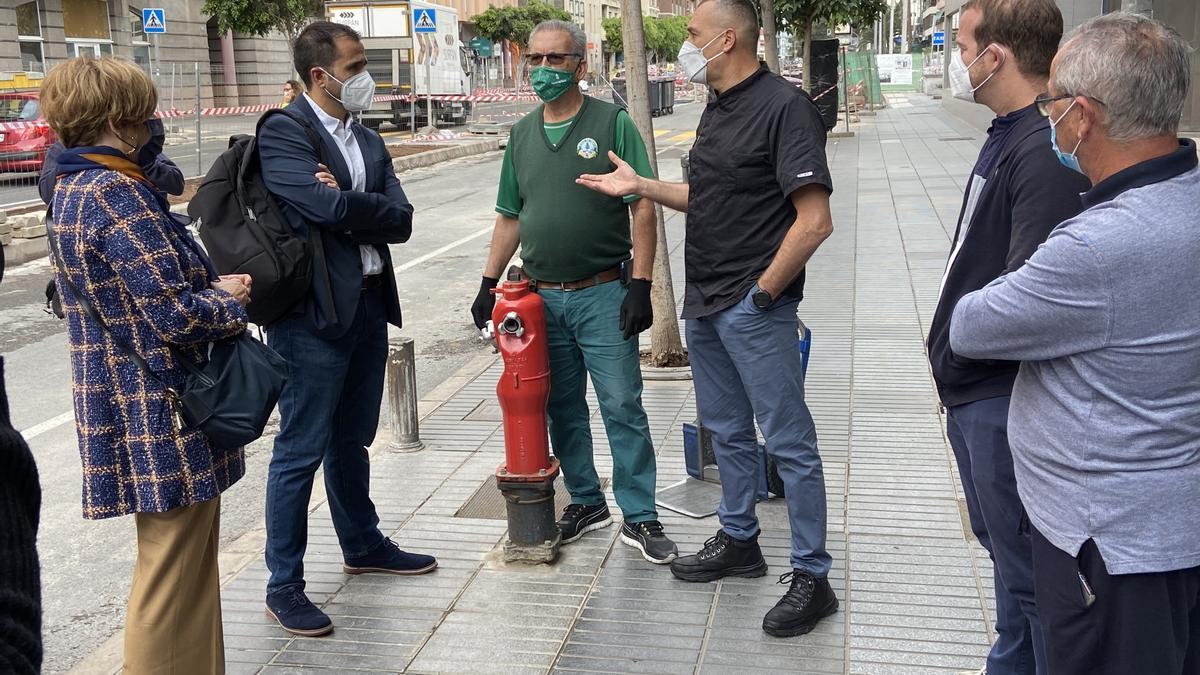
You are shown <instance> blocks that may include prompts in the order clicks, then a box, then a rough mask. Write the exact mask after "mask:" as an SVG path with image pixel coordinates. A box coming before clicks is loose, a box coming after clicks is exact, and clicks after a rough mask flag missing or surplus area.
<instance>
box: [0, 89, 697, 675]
mask: <svg viewBox="0 0 1200 675" xmlns="http://www.w3.org/2000/svg"><path fill="white" fill-rule="evenodd" d="M699 114H700V109H699V106H696V105H680V106H677V107H676V112H675V114H674V115H671V116H668V117H664V118H659V119H657V120H656V122H655V124H656V127H658V129H659V131H658V132H657V139H658V140H657V143H658V157H659V165H660V168H661V173H662V175H663V176H664V177H665V178H667V179H671V180H678V178H679V172H680V171H679V156H680V154H681V153H682V152H683V151H685V150H686V149H687V148H688V147H690V146H691V143H692V137H693V135H694V134H693V133H692V132H694V130H695V128H696V123H697V121H698V120H699ZM500 159H501V153H499V152H494V153H489V154H486V155H480V156H476V157H470V158H465V159H461V160H456V161H453V162H447V163H444V164H440V165H437V166H434V167H429V168H426V169H420V170H416V171H412V172H407V173H405V174H402V175H401V177H400V178H401V181H402V183H403V184H404V187H405V190H406V191H407V193H408V196H409V198H410V200H411V201H412V202H413V204H414V205H415V206H416V215H415V223H414V228H413V237H412V240H411V241H409V242H408V243H406V244H404V245H401V246H394V247H393V248H392V254H393V259H394V262H395V264H396V266H397V267H396V278H397V281H398V284H399V288H400V295H401V302H402V304H403V306H404V318H405V326H404V329H403V330H402V331H397V333H398V334H403V335H407V336H410V337H412V338H414V340H415V342H416V349H417V388H418V390H419V393H420V394H421V395H424V394H425V393H426V392H428V391H429V390H430V389H432V388H433V387H435V386H437V385H438V384H440V383H441V382H443V381H444V380H446V379H447V378H448V377H450V376H451V375H452V374H453V373H454V372H455V371H457V370H458V369H459V368H461V367H462V366H463V365H464V364H465V363H466V362H467V361H469V360H471V359H472V358H473V357H475V356H478V355H481V354H485V353H488V352H490V348H489V347H487V346H485V345H484V344H483V342H482V341H481V340H480V338H478V337H477V335H476V333H475V330H474V327H473V326H472V325H471V323H470V316H469V312H468V310H469V307H470V304H471V301H472V300H473V299H474V296H475V293H476V291H477V290H478V288H479V274H480V271H481V269H482V267H483V264H484V260H485V258H486V255H487V248H488V242H489V236H490V233H491V225H492V223H493V221H494V218H495V214H494V211H493V210H492V208H493V205H494V200H495V185H496V182H497V179H498V177H499V172H500ZM48 278H49V265H48V263H47V262H46V261H45V260H39V261H35V262H31V263H27V264H25V265H21V266H18V267H16V268H13V269H10V270H8V271H7V272H6V273H5V276H4V281H3V285H0V327H2V328H0V354H2V355H3V356H4V358H5V361H6V371H7V379H8V383H7V386H8V393H9V400H10V402H11V405H12V408H13V410H12V416H13V421H14V424H15V426H16V428H17V429H18V430H21V431H22V433H24V434H25V436H26V438H27V439H28V440H29V442H30V445H31V447H32V448H33V451H34V455H35V457H36V458H37V461H38V467H39V470H40V472H41V483H42V490H43V496H42V504H43V507H42V524H41V529H40V532H39V537H38V547H39V552H40V555H41V562H42V583H43V603H44V636H45V647H46V662H45V672H47V673H54V672H63V671H66V670H68V669H69V668H71V667H72V666H73V665H74V664H76V663H77V662H78V661H79V660H81V659H82V658H84V657H85V656H87V655H88V654H89V653H91V652H92V651H93V650H95V649H96V648H97V647H98V646H99V645H101V644H102V643H103V642H104V641H105V640H107V639H108V638H109V637H110V636H111V635H112V634H113V633H114V632H116V631H117V630H119V629H120V627H121V626H122V622H123V620H124V607H125V600H126V597H127V594H128V591H129V581H130V578H131V576H132V572H133V562H134V558H135V553H136V551H135V544H134V526H133V519H132V518H115V519H110V520H105V521H85V520H83V519H82V518H81V516H80V465H79V456H78V445H77V442H76V437H75V428H74V424H73V417H72V414H71V384H70V370H69V368H70V365H69V359H68V351H67V339H66V334H65V333H64V328H63V324H62V322H61V321H59V320H58V319H56V318H54V317H52V316H50V315H48V314H45V313H44V312H43V311H42V309H41V299H42V297H43V295H42V291H43V288H44V287H45V284H46V281H47V279H48ZM272 431H273V429H271V428H269V429H268V434H270V433H271V432H272ZM270 447H271V440H270V438H269V436H268V437H266V438H264V439H262V440H260V441H258V442H256V443H254V444H252V445H251V446H250V447H249V448H247V452H246V454H247V473H246V476H245V478H243V479H242V480H241V481H240V482H239V483H238V484H237V485H235V486H234V487H233V488H231V489H230V490H229V491H227V492H226V493H225V495H224V496H223V499H222V509H221V510H222V523H221V542H222V547H223V548H225V547H228V545H229V544H230V542H232V541H234V540H236V539H238V538H239V537H241V536H242V535H244V534H246V533H248V532H253V531H257V530H260V529H261V528H262V509H263V495H264V490H265V480H266V469H267V462H268V460H269V457H270Z"/></svg>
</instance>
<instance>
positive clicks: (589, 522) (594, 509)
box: [558, 502, 612, 544]
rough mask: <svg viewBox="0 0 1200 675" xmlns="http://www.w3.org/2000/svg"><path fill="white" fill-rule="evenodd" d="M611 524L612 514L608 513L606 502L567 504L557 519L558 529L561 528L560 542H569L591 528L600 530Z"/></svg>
mask: <svg viewBox="0 0 1200 675" xmlns="http://www.w3.org/2000/svg"><path fill="white" fill-rule="evenodd" d="M609 525H612V515H610V514H609V513H608V504H605V503H604V502H600V503H599V504H567V508H565V509H563V514H562V518H559V519H558V529H560V530H562V543H564V544H569V543H571V542H573V541H575V540H576V539H578V538H580V537H582V536H583V535H585V534H587V533H588V532H591V531H592V530H600V529H604V528H606V527H608V526H609Z"/></svg>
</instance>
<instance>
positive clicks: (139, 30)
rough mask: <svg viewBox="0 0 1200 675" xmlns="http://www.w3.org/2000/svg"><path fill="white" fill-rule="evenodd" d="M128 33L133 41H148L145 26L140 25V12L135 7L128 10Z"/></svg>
mask: <svg viewBox="0 0 1200 675" xmlns="http://www.w3.org/2000/svg"><path fill="white" fill-rule="evenodd" d="M129 35H130V38H131V39H132V40H133V41H134V42H135V43H137V42H149V40H147V39H146V27H145V26H143V25H142V13H141V12H140V11H138V10H136V9H131V10H129Z"/></svg>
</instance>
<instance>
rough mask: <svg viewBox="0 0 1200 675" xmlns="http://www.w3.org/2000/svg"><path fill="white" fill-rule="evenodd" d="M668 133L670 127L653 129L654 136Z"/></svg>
mask: <svg viewBox="0 0 1200 675" xmlns="http://www.w3.org/2000/svg"><path fill="white" fill-rule="evenodd" d="M669 133H671V130H670V129H655V130H654V137H655V138H658V137H659V136H662V135H663V134H669Z"/></svg>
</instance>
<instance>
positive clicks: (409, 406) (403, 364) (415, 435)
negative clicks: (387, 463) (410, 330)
mask: <svg viewBox="0 0 1200 675" xmlns="http://www.w3.org/2000/svg"><path fill="white" fill-rule="evenodd" d="M387 394H388V419H389V420H390V421H391V425H392V441H391V443H389V444H388V447H389V448H391V449H392V450H397V451H400V452H415V451H417V450H420V449H421V448H423V447H425V444H424V443H422V442H421V432H420V429H419V428H418V427H419V422H418V420H417V357H416V350H415V349H414V347H413V339H412V338H410V337H402V338H396V339H394V340H389V341H388V362H387Z"/></svg>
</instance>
